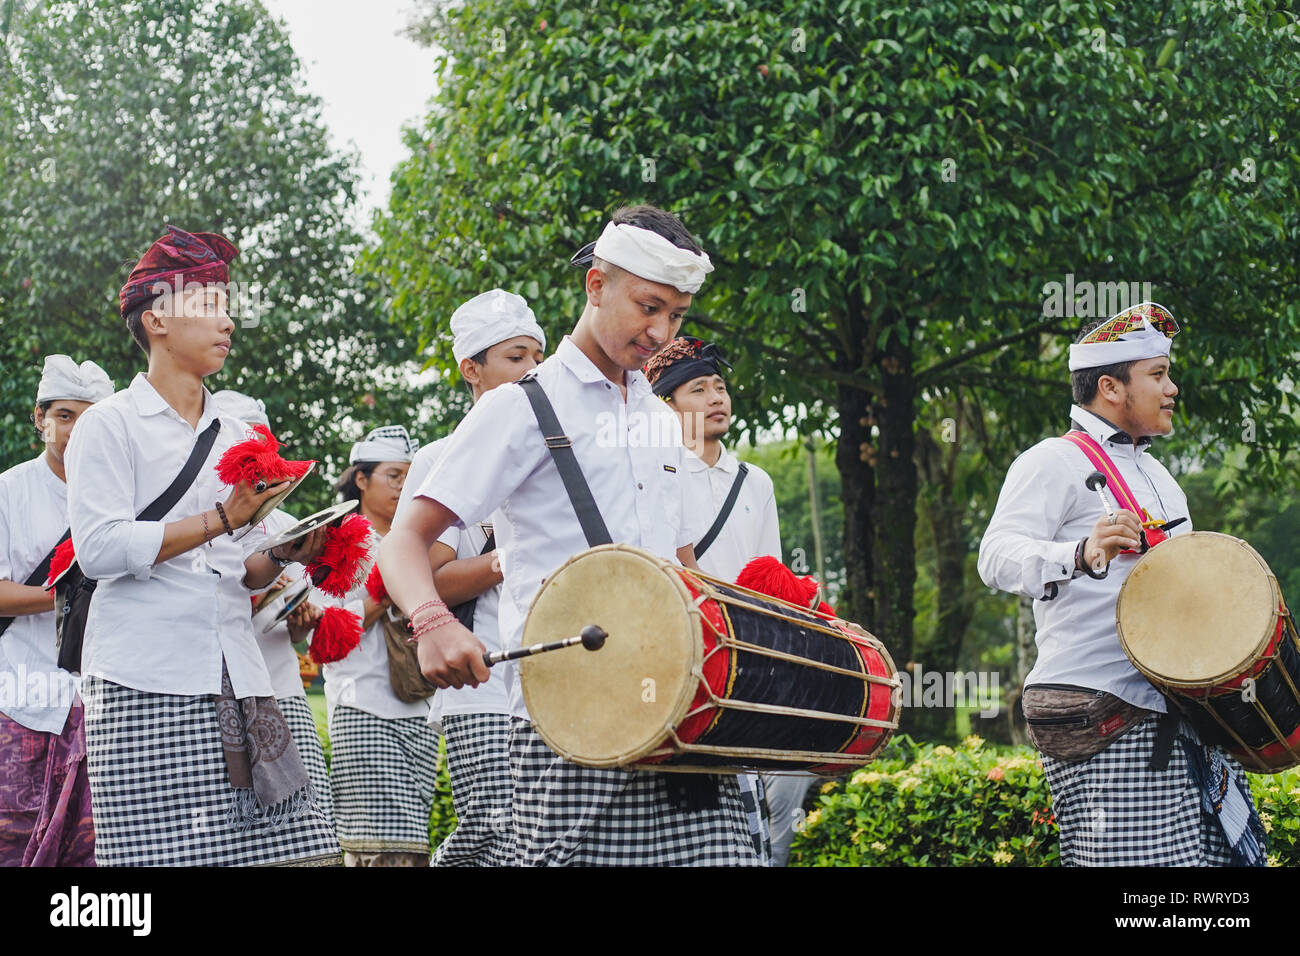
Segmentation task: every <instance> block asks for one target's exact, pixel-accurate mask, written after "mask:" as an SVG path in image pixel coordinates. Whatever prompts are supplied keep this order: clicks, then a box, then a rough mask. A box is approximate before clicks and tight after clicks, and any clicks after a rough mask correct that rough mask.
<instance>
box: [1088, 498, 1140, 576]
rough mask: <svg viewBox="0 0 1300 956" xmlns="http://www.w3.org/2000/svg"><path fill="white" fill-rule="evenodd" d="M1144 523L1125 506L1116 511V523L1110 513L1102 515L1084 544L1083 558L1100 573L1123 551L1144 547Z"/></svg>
mask: <svg viewBox="0 0 1300 956" xmlns="http://www.w3.org/2000/svg"><path fill="white" fill-rule="evenodd" d="M1141 535H1142V525H1141V524H1140V523H1139V522H1138V519H1137V515H1135V514H1133V512H1131V511H1129V510H1128V509H1127V508H1125V509H1124V510H1122V511H1119V512H1116V514H1115V520H1114V523H1112V522H1111V519H1110V516H1109V515H1102V516H1101V517H1100V518H1099V519H1098V520H1097V523H1096V524H1095V525H1093V528H1092V533H1091V534H1090V535H1088V540H1087V542H1086V543H1085V544H1084V546H1083V559H1084V560H1085V561H1087V562H1088V564H1089V565H1090V566H1091V567H1092V569H1093V570H1094V571H1096V572H1098V573H1100V572H1101V571H1103V570H1105V568H1106V566H1107V565H1109V564H1110V562H1111V561H1113V560H1114V558H1115V555H1117V554H1119V553H1120V552H1121V551H1126V550H1129V549H1131V550H1134V551H1137V550H1138V549H1140V548H1141V547H1142V537H1141Z"/></svg>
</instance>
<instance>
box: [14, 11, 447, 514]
mask: <svg viewBox="0 0 1300 956" xmlns="http://www.w3.org/2000/svg"><path fill="white" fill-rule="evenodd" d="M3 12H4V13H5V14H6V16H8V17H9V18H10V19H9V21H8V29H7V32H6V34H5V37H4V43H5V45H4V51H3V54H4V55H3V58H0V131H2V132H0V169H2V170H3V173H2V175H3V180H4V183H5V188H4V190H3V192H0V237H2V238H0V367H2V368H3V370H4V374H3V375H0V467H8V466H10V465H12V464H14V463H16V462H17V461H19V460H22V459H23V458H27V457H30V456H31V455H32V454H34V453H35V451H36V450H37V448H38V445H37V442H36V439H37V436H36V435H35V433H34V431H33V430H32V429H31V427H30V425H29V424H28V423H27V416H28V414H29V413H30V410H31V406H32V403H33V402H32V399H33V396H34V394H35V386H36V382H37V379H38V377H39V375H40V357H41V356H42V355H44V354H48V353H51V352H66V353H69V354H71V355H73V356H75V357H77V358H78V359H79V360H80V359H85V358H93V359H95V360H96V361H98V362H99V363H100V364H102V365H103V366H104V367H105V368H106V369H107V370H108V372H109V374H110V375H111V376H113V378H114V380H115V382H116V384H117V386H118V387H119V388H121V387H125V386H126V385H128V384H129V382H130V380H131V378H132V377H133V376H134V374H135V373H136V371H138V370H142V369H143V368H144V367H145V361H144V356H143V355H142V354H141V353H140V351H139V350H138V348H137V347H136V345H135V344H134V343H133V342H132V341H131V339H130V336H129V335H128V333H127V331H126V328H125V326H124V324H123V323H122V320H121V318H120V317H119V316H118V313H117V290H118V288H119V287H120V286H121V285H122V283H123V282H124V281H125V278H126V273H127V271H128V269H129V267H130V265H131V264H132V263H133V262H134V261H135V259H136V258H137V257H138V256H139V254H140V253H141V252H143V251H144V249H145V248H146V247H147V245H148V244H149V242H151V241H152V240H153V239H155V238H157V237H158V236H159V235H161V234H162V233H163V232H164V225H165V224H166V223H175V224H176V225H178V226H180V227H182V228H184V229H188V230H190V231H196V232H221V233H224V234H225V235H227V236H229V237H230V238H231V239H232V240H233V241H235V243H236V244H237V245H238V246H240V248H241V255H240V258H239V259H238V260H237V261H236V262H235V264H234V266H233V267H232V270H231V279H232V281H234V282H239V283H252V284H255V286H254V287H253V288H252V290H251V291H252V293H253V296H252V297H249V298H248V299H246V300H245V301H244V302H243V303H239V304H242V306H243V310H242V313H241V314H238V315H236V316H235V318H236V319H237V320H238V325H239V327H238V328H236V330H235V334H234V339H233V348H232V350H231V355H230V358H229V359H228V360H227V362H226V367H225V368H224V369H223V370H222V372H221V373H220V374H218V375H216V376H213V378H212V379H211V380H210V383H209V384H210V387H211V388H212V389H213V390H214V391H215V390H216V389H219V388H237V389H240V390H242V391H246V392H249V393H251V394H253V395H255V396H257V397H259V398H262V399H263V400H264V401H265V402H266V404H267V409H268V412H269V415H270V418H271V421H272V423H273V426H275V429H274V430H275V431H276V433H277V435H278V436H279V437H280V438H281V439H282V440H283V441H284V442H285V443H286V444H287V445H288V448H287V449H286V453H287V454H288V455H290V456H291V457H301V458H306V457H311V458H318V459H325V461H323V462H322V471H323V472H324V473H325V474H327V475H328V474H330V473H331V472H336V471H337V470H338V468H339V467H340V465H341V464H345V463H346V461H345V460H344V461H342V462H340V460H339V457H340V455H343V456H345V455H346V450H347V442H348V441H351V440H353V439H355V438H356V437H358V436H359V433H360V432H361V430H362V428H363V427H365V426H368V425H369V424H371V423H372V422H374V423H378V422H380V421H382V422H387V421H398V422H410V421H412V420H413V419H415V418H416V417H417V414H419V399H420V397H421V390H419V389H416V388H414V387H412V386H411V383H410V379H411V378H412V373H413V372H414V367H413V366H412V365H411V364H410V363H409V361H408V360H409V359H410V358H411V356H412V355H413V354H414V343H413V342H412V341H410V340H409V339H407V338H406V337H405V336H403V335H402V334H401V333H400V332H398V331H397V330H395V329H392V328H391V327H390V326H389V325H388V324H387V321H386V318H385V316H384V314H383V313H382V312H381V311H380V309H379V308H377V306H376V300H377V296H376V294H375V291H376V290H375V289H374V287H373V286H368V285H366V284H365V283H364V282H362V281H360V280H359V279H358V278H357V277H356V276H355V274H354V273H353V271H352V269H351V262H352V260H353V258H354V257H355V255H356V253H357V251H358V249H359V248H360V246H361V242H362V240H361V236H360V234H359V232H358V230H357V229H356V228H355V226H354V224H353V220H354V219H355V218H356V213H355V204H354V198H355V190H356V174H355V172H354V165H355V157H353V156H352V155H348V154H339V153H336V152H334V151H332V150H331V149H330V148H329V146H328V144H327V142H326V131H325V128H324V125H323V123H322V121H321V116H320V104H319V102H318V101H317V100H316V99H315V98H314V97H312V96H310V95H308V94H307V93H306V92H305V88H304V81H303V77H302V73H301V69H300V66H299V63H298V60H297V57H296V56H295V54H294V52H293V49H292V48H291V46H290V44H289V40H288V38H287V36H286V34H285V32H284V29H283V28H282V26H281V25H280V24H279V23H278V22H277V21H275V20H274V19H272V18H271V17H270V16H269V15H268V14H267V13H266V11H265V10H264V9H263V7H262V6H261V4H259V3H256V2H251V0H237V2H232V3H218V2H215V0H126V2H121V3H111V4H110V3H97V4H86V3H78V2H62V0H60V2H47V3H43V4H40V5H34V4H17V5H14V4H12V3H9V4H8V5H7V9H5V10H4V11H3ZM424 391H427V387H426V389H425V390H424ZM426 413H427V412H426ZM300 495H301V497H300V498H299V499H298V500H297V501H296V502H295V507H296V508H306V507H311V506H312V505H319V504H321V503H323V502H324V501H325V500H328V499H330V498H332V495H331V493H330V492H329V489H328V488H327V486H326V483H325V482H323V481H312V482H310V483H309V484H308V485H306V486H304V488H303V491H302V492H301V493H300Z"/></svg>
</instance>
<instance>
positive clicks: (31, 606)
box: [0, 496, 54, 617]
mask: <svg viewBox="0 0 1300 956" xmlns="http://www.w3.org/2000/svg"><path fill="white" fill-rule="evenodd" d="M7 501H8V498H7V496H6V497H0V542H8V541H9V540H10V537H9V536H10V531H9V519H8V516H7V515H6V514H5V512H4V510H3V508H4V507H6V506H7V505H6V503H7ZM32 570H33V569H32V568H28V569H26V570H25V571H24V570H21V569H18V568H14V567H11V566H10V564H9V559H8V555H7V554H6V553H5V549H4V548H0V616H3V617H19V616H20V615H23V614H43V613H44V612H46V611H53V610H54V595H53V594H51V593H49V592H48V591H46V590H45V589H44V588H42V587H40V586H38V585H34V584H33V585H30V586H29V585H26V584H20V583H19V582H17V581H14V580H13V578H15V577H21V578H23V580H26V579H27V576H28V575H29V574H31V573H32Z"/></svg>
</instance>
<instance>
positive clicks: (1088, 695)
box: [1020, 684, 1161, 763]
mask: <svg viewBox="0 0 1300 956" xmlns="http://www.w3.org/2000/svg"><path fill="white" fill-rule="evenodd" d="M1020 706H1021V709H1022V710H1023V711H1024V712H1025V723H1026V725H1027V727H1028V730H1029V739H1030V741H1032V742H1033V745H1034V747H1035V749H1037V750H1038V752H1039V753H1042V754H1046V755H1047V756H1049V757H1054V758H1056V759H1057V760H1064V761H1067V762H1071V763H1073V762H1076V761H1080V760H1087V759H1088V758H1089V757H1092V756H1095V755H1096V754H1099V753H1101V752H1102V751H1103V750H1105V749H1106V748H1107V747H1109V746H1110V745H1111V744H1112V743H1114V742H1115V741H1116V740H1118V739H1119V738H1120V737H1122V736H1124V734H1126V733H1128V732H1129V731H1130V730H1132V729H1133V728H1134V727H1136V726H1137V725H1138V724H1140V723H1141V722H1142V721H1144V720H1146V719H1147V718H1148V717H1159V716H1161V715H1160V714H1158V713H1157V712H1156V711H1153V710H1147V709H1145V708H1143V707H1138V706H1136V705H1134V704H1130V703H1129V702H1128V701H1126V700H1121V699H1120V698H1118V697H1116V696H1115V695H1114V694H1108V693H1106V692H1105V691H1101V690H1093V689H1091V688H1088V687H1075V686H1072V685H1068V684H1031V685H1030V686H1028V687H1026V688H1025V691H1024V693H1023V694H1022V695H1021V698H1020Z"/></svg>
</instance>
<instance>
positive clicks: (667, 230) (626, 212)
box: [609, 203, 704, 255]
mask: <svg viewBox="0 0 1300 956" xmlns="http://www.w3.org/2000/svg"><path fill="white" fill-rule="evenodd" d="M609 218H610V221H611V222H613V223H614V224H615V225H619V226H636V227H637V228H639V229H648V230H650V231H651V232H654V233H658V234H659V235H661V236H663V237H664V238H665V239H667V240H668V241H669V242H671V243H672V244H673V245H674V246H676V247H677V248H679V249H688V250H690V251H691V252H694V253H695V254H697V255H699V254H700V253H702V252H704V250H703V249H702V248H701V247H700V244H699V243H698V242H696V241H695V239H694V237H693V236H692V235H691V234H690V233H689V232H688V231H687V230H686V227H685V226H684V225H682V221H681V220H680V219H678V218H677V217H676V216H674V215H673V214H672V213H670V212H668V211H666V210H663V209H660V208H659V207H658V206H651V205H649V204H647V203H641V204H640V205H637V206H620V207H619V208H617V209H615V210H614V214H613V215H612V216H610V217H609Z"/></svg>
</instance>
